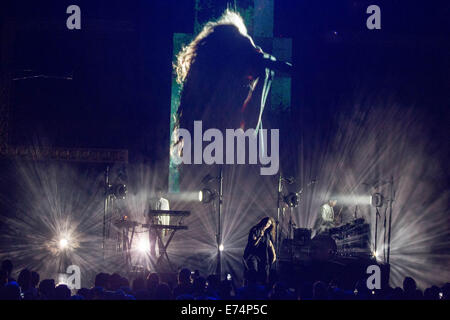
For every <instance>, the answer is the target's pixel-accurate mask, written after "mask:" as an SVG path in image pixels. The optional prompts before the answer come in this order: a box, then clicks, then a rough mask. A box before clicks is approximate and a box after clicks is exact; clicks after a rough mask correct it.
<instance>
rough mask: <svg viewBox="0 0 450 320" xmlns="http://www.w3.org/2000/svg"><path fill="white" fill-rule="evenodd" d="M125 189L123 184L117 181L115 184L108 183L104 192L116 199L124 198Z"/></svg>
mask: <svg viewBox="0 0 450 320" xmlns="http://www.w3.org/2000/svg"><path fill="white" fill-rule="evenodd" d="M127 191H128V189H127V186H126V185H125V184H122V183H118V184H116V185H109V186H108V187H107V191H106V194H107V195H108V196H114V197H115V198H116V199H125V197H126V195H127Z"/></svg>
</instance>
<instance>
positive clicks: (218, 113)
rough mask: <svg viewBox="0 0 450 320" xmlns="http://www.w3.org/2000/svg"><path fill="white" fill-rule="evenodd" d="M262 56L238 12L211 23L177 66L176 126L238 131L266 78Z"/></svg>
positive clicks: (188, 46) (181, 56)
mask: <svg viewBox="0 0 450 320" xmlns="http://www.w3.org/2000/svg"><path fill="white" fill-rule="evenodd" d="M260 52H261V51H260V49H258V48H257V47H256V46H255V44H254V42H253V40H252V38H251V37H250V36H249V35H248V34H247V29H246V27H245V24H244V21H243V19H242V17H241V16H240V15H239V14H238V13H236V12H234V11H231V10H226V11H225V13H224V14H223V15H222V16H221V17H220V18H219V19H218V20H216V21H210V22H208V23H207V24H206V25H205V26H204V27H203V29H202V31H201V32H200V33H199V34H198V35H197V36H196V37H195V39H194V40H192V42H191V43H190V44H189V45H187V46H185V47H184V48H183V49H182V50H181V52H180V53H179V54H178V56H177V61H176V63H175V64H174V69H175V72H176V76H177V81H178V83H180V84H181V85H182V92H181V98H180V104H179V107H178V111H177V115H176V117H177V118H176V119H175V120H176V124H177V125H178V126H179V125H180V121H181V120H183V121H182V122H183V123H182V124H181V126H180V127H182V128H187V129H189V128H190V126H191V125H192V123H193V121H194V120H202V121H203V126H204V127H214V128H224V127H225V128H230V127H229V126H233V125H234V124H235V120H236V119H235V118H234V115H238V114H239V112H241V111H242V107H243V104H244V103H247V102H248V100H250V97H251V92H252V90H253V89H254V86H255V84H256V82H257V81H256V79H257V78H258V77H259V76H260V75H261V72H262V71H261V67H260V66H259V65H258V63H257V62H258V61H259V60H258V58H260V56H261V54H260ZM262 70H264V69H262ZM244 107H245V106H244ZM255 118H256V117H255ZM232 121H234V122H232ZM238 126H239V124H238ZM231 128H232V127H231Z"/></svg>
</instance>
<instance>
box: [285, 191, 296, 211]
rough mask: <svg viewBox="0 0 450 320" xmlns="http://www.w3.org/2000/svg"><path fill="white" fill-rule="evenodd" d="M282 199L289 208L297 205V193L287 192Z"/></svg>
mask: <svg viewBox="0 0 450 320" xmlns="http://www.w3.org/2000/svg"><path fill="white" fill-rule="evenodd" d="M283 200H284V202H285V203H286V204H287V205H288V206H289V207H291V208H295V207H297V206H298V204H299V202H300V199H299V196H298V194H297V193H294V192H291V193H289V194H288V195H287V196H285V197H284V199H283Z"/></svg>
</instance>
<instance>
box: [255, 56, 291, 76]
mask: <svg viewBox="0 0 450 320" xmlns="http://www.w3.org/2000/svg"><path fill="white" fill-rule="evenodd" d="M263 55H264V56H263V62H262V63H263V66H264V67H265V68H268V69H270V70H273V71H281V72H285V73H289V74H291V73H292V70H293V69H294V68H293V67H292V64H291V63H289V62H286V61H280V60H277V58H275V57H274V56H272V55H271V54H268V53H264V54H263Z"/></svg>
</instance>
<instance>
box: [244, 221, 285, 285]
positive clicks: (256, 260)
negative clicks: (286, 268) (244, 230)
mask: <svg viewBox="0 0 450 320" xmlns="http://www.w3.org/2000/svg"><path fill="white" fill-rule="evenodd" d="M275 229H276V225H275V220H274V219H273V218H271V217H265V218H263V219H261V221H259V223H258V224H257V225H255V226H254V227H253V228H251V229H250V232H249V235H248V242H247V246H246V247H245V250H244V267H245V271H246V274H248V272H249V271H256V272H257V273H258V276H259V280H260V281H261V282H262V283H266V281H267V279H268V276H269V271H270V266H271V265H272V264H273V263H274V262H275V261H276V259H277V256H276V253H275V248H274V245H273V240H274V239H275Z"/></svg>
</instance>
